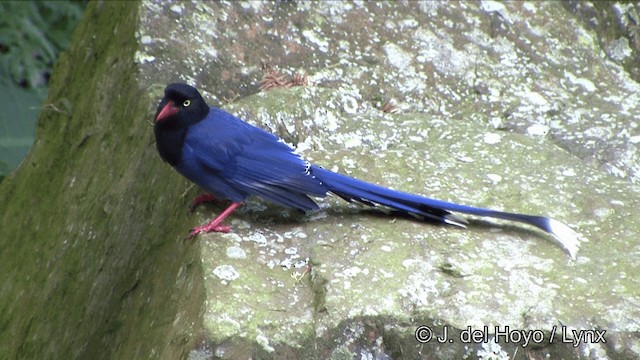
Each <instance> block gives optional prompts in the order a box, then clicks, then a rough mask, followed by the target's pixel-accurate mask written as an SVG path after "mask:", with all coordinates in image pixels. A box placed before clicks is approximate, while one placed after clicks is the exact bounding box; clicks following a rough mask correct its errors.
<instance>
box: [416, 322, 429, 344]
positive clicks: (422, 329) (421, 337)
mask: <svg viewBox="0 0 640 360" xmlns="http://www.w3.org/2000/svg"><path fill="white" fill-rule="evenodd" d="M415 337H416V340H418V342H419V343H422V344H424V343H428V342H429V341H431V338H432V337H433V331H431V328H429V327H428V326H424V325H422V326H419V327H418V328H417V329H416V333H415Z"/></svg>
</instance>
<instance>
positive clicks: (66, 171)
mask: <svg viewBox="0 0 640 360" xmlns="http://www.w3.org/2000/svg"><path fill="white" fill-rule="evenodd" d="M565 7H566V8H564V7H563V6H562V4H560V3H556V2H522V3H520V2H518V3H510V4H503V3H499V2H494V1H482V2H474V3H470V2H469V3H467V2H407V3H400V4H394V3H384V2H372V3H360V2H355V3H346V2H331V3H329V2H298V3H291V2H279V3H257V2H221V3H201V2H196V3H188V2H167V3H164V2H162V3H159V2H150V1H146V2H142V3H110V2H96V3H92V4H91V5H90V6H89V7H88V10H87V14H86V15H85V16H86V18H85V21H84V22H83V24H82V25H81V26H80V28H79V29H78V32H77V34H76V36H75V39H74V43H73V45H72V48H71V49H70V51H69V53H68V54H67V55H66V56H65V57H64V58H63V59H62V60H61V61H60V64H59V65H58V67H57V69H56V72H55V73H54V78H53V80H52V82H53V84H52V89H51V92H50V98H49V100H48V104H49V105H50V106H45V109H48V110H47V111H44V112H43V113H42V115H41V119H40V123H39V128H38V140H37V143H36V145H35V147H34V149H33V150H32V152H31V154H30V155H29V157H28V158H27V159H26V160H25V162H24V163H23V164H22V166H21V168H20V170H19V171H18V172H17V173H16V174H15V176H13V177H10V178H8V179H6V180H5V181H4V182H3V183H2V185H1V186H0V201H1V202H2V203H4V204H7V205H6V207H5V208H4V209H3V212H2V218H1V221H2V222H1V223H0V244H1V247H2V249H3V251H2V253H1V255H0V258H1V259H0V274H2V280H3V281H2V285H1V286H2V294H3V297H2V298H0V314H2V315H0V357H2V358H4V357H6V358H34V357H39V356H42V355H43V354H45V357H46V355H47V354H48V355H50V357H54V358H57V357H61V356H69V355H70V356H72V357H74V358H96V359H99V358H122V359H125V358H127V359H128V358H143V357H148V358H163V359H164V358H190V359H206V358H227V359H242V358H250V357H251V358H318V359H323V358H333V359H346V358H354V357H357V358H362V357H364V358H375V359H389V358H436V359H459V358H481V359H488V358H492V359H495V358H504V359H506V358H522V359H524V358H544V357H545V356H547V357H550V358H565V359H583V358H584V359H587V358H612V359H619V358H637V357H638V356H640V340H639V339H638V337H637V333H638V332H639V331H640V320H638V319H640V307H639V306H638V304H639V303H640V293H639V292H638V289H640V281H639V280H638V278H637V277H636V276H634V274H635V270H636V269H637V268H638V266H639V265H640V264H639V263H640V260H638V259H639V258H640V257H639V256H638V255H640V254H639V253H640V245H639V244H638V240H637V239H638V238H640V226H639V224H638V219H637V216H634V215H635V214H636V213H637V209H638V205H639V204H640V201H639V200H640V199H639V198H640V195H639V193H640V192H639V189H638V187H637V185H635V183H637V180H638V179H639V175H638V174H640V172H639V170H640V166H639V165H638V148H637V144H638V141H637V140H638V139H637V137H638V136H640V135H639V134H638V131H639V130H638V125H637V124H638V119H637V117H638V116H639V115H638V113H639V112H638V104H640V102H639V101H638V96H639V95H638V89H639V86H638V83H637V82H636V79H637V76H638V74H637V73H636V72H634V71H631V70H628V69H631V68H633V61H631V60H630V58H631V57H633V56H637V55H634V54H637V49H636V48H635V45H634V44H635V43H634V42H629V40H628V38H631V39H633V37H632V36H633V35H634V34H633V33H632V34H630V35H629V34H627V35H628V36H627V37H625V36H617V35H611V34H615V33H614V32H611V33H608V35H607V37H600V38H598V35H596V32H595V31H594V30H593V29H594V28H599V27H601V26H602V24H601V23H596V24H595V25H594V24H593V21H596V20H598V19H599V20H600V21H601V22H602V19H607V17H603V16H602V14H610V16H618V18H619V19H620V22H619V28H622V29H632V26H630V25H629V24H628V23H626V25H625V22H624V21H623V19H626V20H625V21H627V22H628V21H630V20H629V19H631V20H633V19H637V18H638V15H637V14H638V8H637V6H634V5H611V7H610V8H609V9H608V10H607V9H604V10H603V9H602V8H600V7H596V6H595V5H593V4H590V3H578V4H575V3H567V4H565ZM594 13H595V14H596V15H597V16H596V15H593V14H594ZM581 16H585V17H587V20H586V21H582V20H581ZM593 19H596V20H593ZM596 22H597V21H596ZM625 39H627V42H626V43H625ZM625 44H626V47H625ZM261 62H262V63H268V64H269V65H271V66H273V67H276V68H278V69H279V70H280V71H281V72H282V74H283V76H284V77H285V78H286V77H288V76H293V75H294V74H306V75H307V80H308V83H309V85H308V86H301V87H292V88H288V89H275V90H270V91H266V92H265V91H262V92H259V81H260V79H261V77H262V75H263V72H262V71H261ZM172 81H182V82H187V83H191V84H194V85H196V86H198V88H199V89H200V90H201V91H202V92H203V94H205V97H206V99H207V100H208V101H209V103H210V104H211V105H216V106H222V107H224V108H225V109H226V110H228V111H230V112H232V113H234V114H237V115H238V116H241V117H242V118H244V119H246V120H247V121H249V122H251V123H253V124H256V125H258V126H261V127H263V128H266V129H269V130H270V131H272V132H274V133H277V134H278V135H279V136H281V137H282V138H283V139H284V140H285V141H287V142H289V143H291V144H292V145H295V146H296V148H297V150H298V151H299V152H300V153H301V154H302V155H303V156H304V157H306V158H307V159H309V160H311V161H313V162H314V163H317V164H319V165H322V166H325V167H327V168H329V169H332V170H337V171H340V172H343V173H346V174H349V175H352V176H356V177H358V178H361V179H364V180H367V181H371V182H376V183H380V184H383V185H388V186H392V187H394V188H397V189H402V190H406V191H411V192H415V193H420V194H425V195H428V196H431V197H435V198H439V199H443V200H450V201H455V202H460V203H466V204H472V205H478V206H483V207H490V208H496V209H504V210H508V211H515V212H524V213H532V214H544V215H549V216H553V217H554V218H557V219H558V220H561V221H563V222H566V223H568V224H569V225H571V226H572V227H573V228H574V229H576V231H578V232H579V233H580V234H581V235H582V236H583V239H584V240H585V242H584V243H583V244H582V246H581V249H580V252H579V253H578V257H577V259H576V260H575V261H573V260H571V259H570V258H569V257H568V256H567V255H566V254H565V253H563V252H562V250H561V249H560V248H559V247H558V246H557V245H556V244H555V243H554V242H553V241H552V240H551V239H550V238H549V237H548V236H546V235H545V234H543V233H541V232H539V231H537V230H535V229H531V228H528V227H526V226H520V225H517V224H515V225H514V224H511V223H506V222H494V221H486V220H481V219H473V220H472V221H471V224H470V226H469V227H468V228H467V229H459V228H454V227H448V226H439V225H433V224H428V223H423V222H419V221H416V220H412V219H404V218H396V217H392V216H381V215H380V214H376V213H373V212H370V211H366V210H362V209H358V208H355V207H354V206H352V205H349V204H346V203H344V202H341V201H339V200H336V199H326V200H321V201H320V204H321V210H320V211H317V212H314V213H308V214H301V213H297V212H294V211H290V210H287V209H283V208H280V207H277V206H275V205H272V204H268V203H266V202H263V201H261V200H258V199H255V200H251V201H249V202H248V203H247V204H246V205H245V206H244V207H243V208H242V209H241V211H239V212H238V213H237V214H236V215H234V216H233V217H232V218H231V225H232V226H233V228H234V232H233V233H231V234H226V235H221V234H208V235H204V236H200V237H199V238H197V239H196V241H195V242H189V241H186V240H185V238H186V234H187V231H188V229H189V228H190V227H192V226H194V225H197V224H199V223H202V222H204V221H207V219H208V218H209V217H211V216H212V215H213V214H214V213H218V212H219V211H221V209H222V206H221V205H211V206H203V207H201V208H200V209H199V210H198V211H197V212H196V215H195V216H191V217H189V215H188V213H187V211H186V207H187V205H188V203H189V200H190V198H191V196H193V195H196V194H198V192H199V189H196V188H195V187H189V184H188V182H187V181H186V180H184V179H182V178H181V177H180V176H179V175H177V174H176V173H175V172H174V171H173V170H172V169H170V167H169V166H167V165H166V164H163V163H162V162H161V160H160V159H159V157H158V155H157V154H156V152H155V148H154V146H153V144H152V142H153V134H152V131H151V128H150V127H149V126H148V124H147V122H148V121H150V119H151V118H152V114H153V111H154V109H155V106H156V104H157V101H158V99H159V98H160V97H161V94H162V89H163V88H164V86H165V85H166V84H167V83H169V82H172ZM392 99H393V100H395V102H396V104H397V105H396V106H395V108H394V109H395V111H393V113H392V114H390V113H385V112H383V111H381V110H380V109H381V108H383V107H385V104H386V103H387V102H389V101H390V100H392ZM387 108H389V107H388V106H387ZM391 108H393V107H391ZM36 194H37V196H35V195H36ZM420 326H426V327H420ZM427 327H428V328H427ZM496 327H499V328H498V331H504V330H505V329H506V327H509V329H510V330H522V331H525V333H521V332H514V331H512V332H511V333H510V334H511V336H510V337H509V338H505V337H501V336H498V337H497V340H498V342H497V343H496V342H495V341H493V340H492V339H493V338H494V336H495V335H496V334H495V330H496ZM572 330H576V331H578V330H586V332H582V333H581V334H582V335H584V337H583V338H582V340H591V341H583V342H582V343H581V344H579V345H578V346H575V347H574V346H573V345H574V344H573V343H572V342H571V341H573V340H576V339H577V337H576V336H574V335H576V334H578V333H575V334H574V333H573V332H572ZM429 331H432V334H433V336H434V337H433V338H432V339H431V341H429V342H426V343H421V342H418V341H417V340H416V338H415V336H416V335H420V336H426V335H429ZM563 331H564V332H563ZM602 331H606V332H604V333H602ZM445 332H447V334H448V337H449V339H451V340H452V342H448V341H447V342H445V343H440V342H438V341H436V340H435V337H437V336H443V335H444V333H445ZM554 332H555V335H552V334H554ZM472 334H475V335H476V336H479V338H474V339H473V340H475V341H472V342H469V341H467V342H464V341H462V340H470V339H469V338H468V337H467V336H468V335H472ZM485 334H487V336H486V337H485V336H484V335H485ZM498 335H499V334H498ZM528 335H531V336H532V337H531V338H527V337H526V336H528ZM598 335H604V338H603V339H601V338H600V337H599V336H598ZM518 336H520V337H518ZM588 336H592V337H591V338H590V339H589V338H588ZM539 340H542V342H543V344H537V343H536V344H534V343H535V342H539ZM550 340H553V341H550ZM602 340H606V343H605V342H603V341H602ZM576 341H577V340H576ZM525 343H528V344H529V346H527V347H525V348H524V349H523V348H522V345H524V344H525Z"/></svg>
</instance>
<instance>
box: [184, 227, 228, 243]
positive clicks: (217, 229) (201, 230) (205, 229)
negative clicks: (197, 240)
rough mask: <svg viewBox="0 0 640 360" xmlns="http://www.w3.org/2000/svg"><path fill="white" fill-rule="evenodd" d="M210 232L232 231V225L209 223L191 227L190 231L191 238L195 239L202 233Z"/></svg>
mask: <svg viewBox="0 0 640 360" xmlns="http://www.w3.org/2000/svg"><path fill="white" fill-rule="evenodd" d="M209 232H221V233H228V232H231V226H224V225H216V226H209V225H208V224H207V225H203V226H198V227H195V228H193V229H191V231H190V232H189V239H193V238H194V237H196V236H197V235H198V234H200V233H205V234H206V233H209Z"/></svg>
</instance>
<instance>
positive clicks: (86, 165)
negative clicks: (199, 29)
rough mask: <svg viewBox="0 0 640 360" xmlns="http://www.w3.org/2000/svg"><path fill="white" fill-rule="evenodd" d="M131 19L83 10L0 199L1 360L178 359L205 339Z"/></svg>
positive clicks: (128, 13) (110, 8)
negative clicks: (195, 338)
mask: <svg viewBox="0 0 640 360" xmlns="http://www.w3.org/2000/svg"><path fill="white" fill-rule="evenodd" d="M138 7H139V5H138V4H136V3H128V2H94V3H91V4H90V5H89V7H88V9H87V13H86V15H85V18H84V20H83V21H82V23H81V24H80V25H79V27H78V29H77V31H76V33H75V36H74V39H73V44H72V46H71V48H70V49H69V51H68V52H67V53H65V54H64V55H63V56H62V57H61V59H60V61H59V63H58V65H57V67H56V69H55V71H54V76H53V79H52V81H51V89H50V93H49V98H48V99H47V102H46V105H45V106H44V110H43V112H42V114H41V115H40V119H39V123H38V127H37V141H36V144H35V146H34V148H33V149H32V151H31V153H30V154H29V155H28V157H27V158H26V159H25V161H24V162H23V163H22V165H21V167H20V169H19V171H17V173H16V174H15V175H14V176H11V177H8V178H7V179H5V181H3V183H2V186H1V187H0V202H2V204H3V208H2V216H1V218H0V243H1V244H0V247H1V248H2V249H3V251H2V253H1V254H0V257H1V259H0V274H1V275H0V277H1V278H2V279H1V280H2V281H1V282H2V284H3V285H2V293H3V296H2V298H1V299H0V311H1V315H0V324H1V325H0V357H2V358H23V359H24V358H41V357H42V356H45V357H47V356H51V357H71V358H93V359H101V358H122V359H124V358H139V357H140V356H142V355H144V357H147V356H149V354H157V356H160V355H161V354H166V355H167V358H176V357H178V356H179V354H180V353H182V352H183V351H184V345H183V343H184V341H190V340H189V339H190V338H191V335H192V334H193V333H198V332H199V330H198V320H196V319H197V318H198V314H199V313H200V312H201V308H200V306H201V304H202V302H201V301H202V294H203V293H202V288H201V282H197V280H198V279H200V277H199V276H195V275H196V274H198V273H200V272H201V270H200V265H199V262H198V260H196V259H197V258H196V257H195V255H196V254H197V251H195V250H197V245H195V246H194V245H193V244H190V243H186V242H183V236H184V235H185V234H186V229H188V228H189V224H188V222H187V221H186V210H185V208H184V206H185V205H186V204H185V202H186V200H182V201H180V197H179V196H180V194H181V193H182V191H183V189H180V188H177V187H176V186H175V184H185V183H184V182H182V181H181V180H178V177H177V176H176V175H174V174H173V172H172V170H171V169H170V168H169V167H168V166H166V165H164V164H162V163H161V161H159V158H158V157H157V155H156V154H155V149H154V147H153V145H152V131H151V128H150V127H149V125H148V123H147V119H148V118H149V113H148V112H149V105H150V104H151V103H152V102H155V101H156V100H155V99H150V98H149V97H148V95H147V94H145V93H144V92H143V91H142V90H141V89H139V88H138V86H139V85H138V83H137V82H136V73H137V68H136V66H135V64H134V62H133V57H134V53H135V50H136V47H137V45H136V41H135V36H134V34H135V30H136V22H137V9H138ZM64 104H67V106H63V105H64ZM65 109H66V110H65ZM160 224H163V226H160ZM164 225H168V226H166V227H165V226H164ZM198 284H200V285H198ZM178 309H180V313H178ZM185 339H186V340H185ZM45 354H48V355H45Z"/></svg>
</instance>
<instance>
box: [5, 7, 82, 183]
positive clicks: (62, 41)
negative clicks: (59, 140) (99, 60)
mask: <svg viewBox="0 0 640 360" xmlns="http://www.w3.org/2000/svg"><path fill="white" fill-rule="evenodd" d="M84 7H85V2H84V1H37V2H36V1H0V94H2V96H0V108H2V109H4V110H3V111H2V112H0V180H1V179H2V177H3V176H5V175H6V174H8V173H9V172H10V171H11V170H12V169H13V168H15V167H16V166H17V165H18V163H19V162H20V161H21V160H22V158H23V157H24V155H25V154H26V152H27V151H28V150H29V148H30V147H31V144H32V143H33V138H34V129H35V122H36V119H37V116H38V113H39V107H40V104H41V103H42V101H43V100H44V98H45V97H46V93H47V82H48V79H49V74H50V72H51V69H52V67H53V64H54V63H55V61H56V59H57V58H58V55H59V53H60V52H61V51H63V50H64V49H66V48H67V46H68V45H69V43H70V41H71V35H72V32H73V29H74V28H75V26H76V25H77V23H78V21H79V20H80V18H81V16H82V12H83V10H84Z"/></svg>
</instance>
